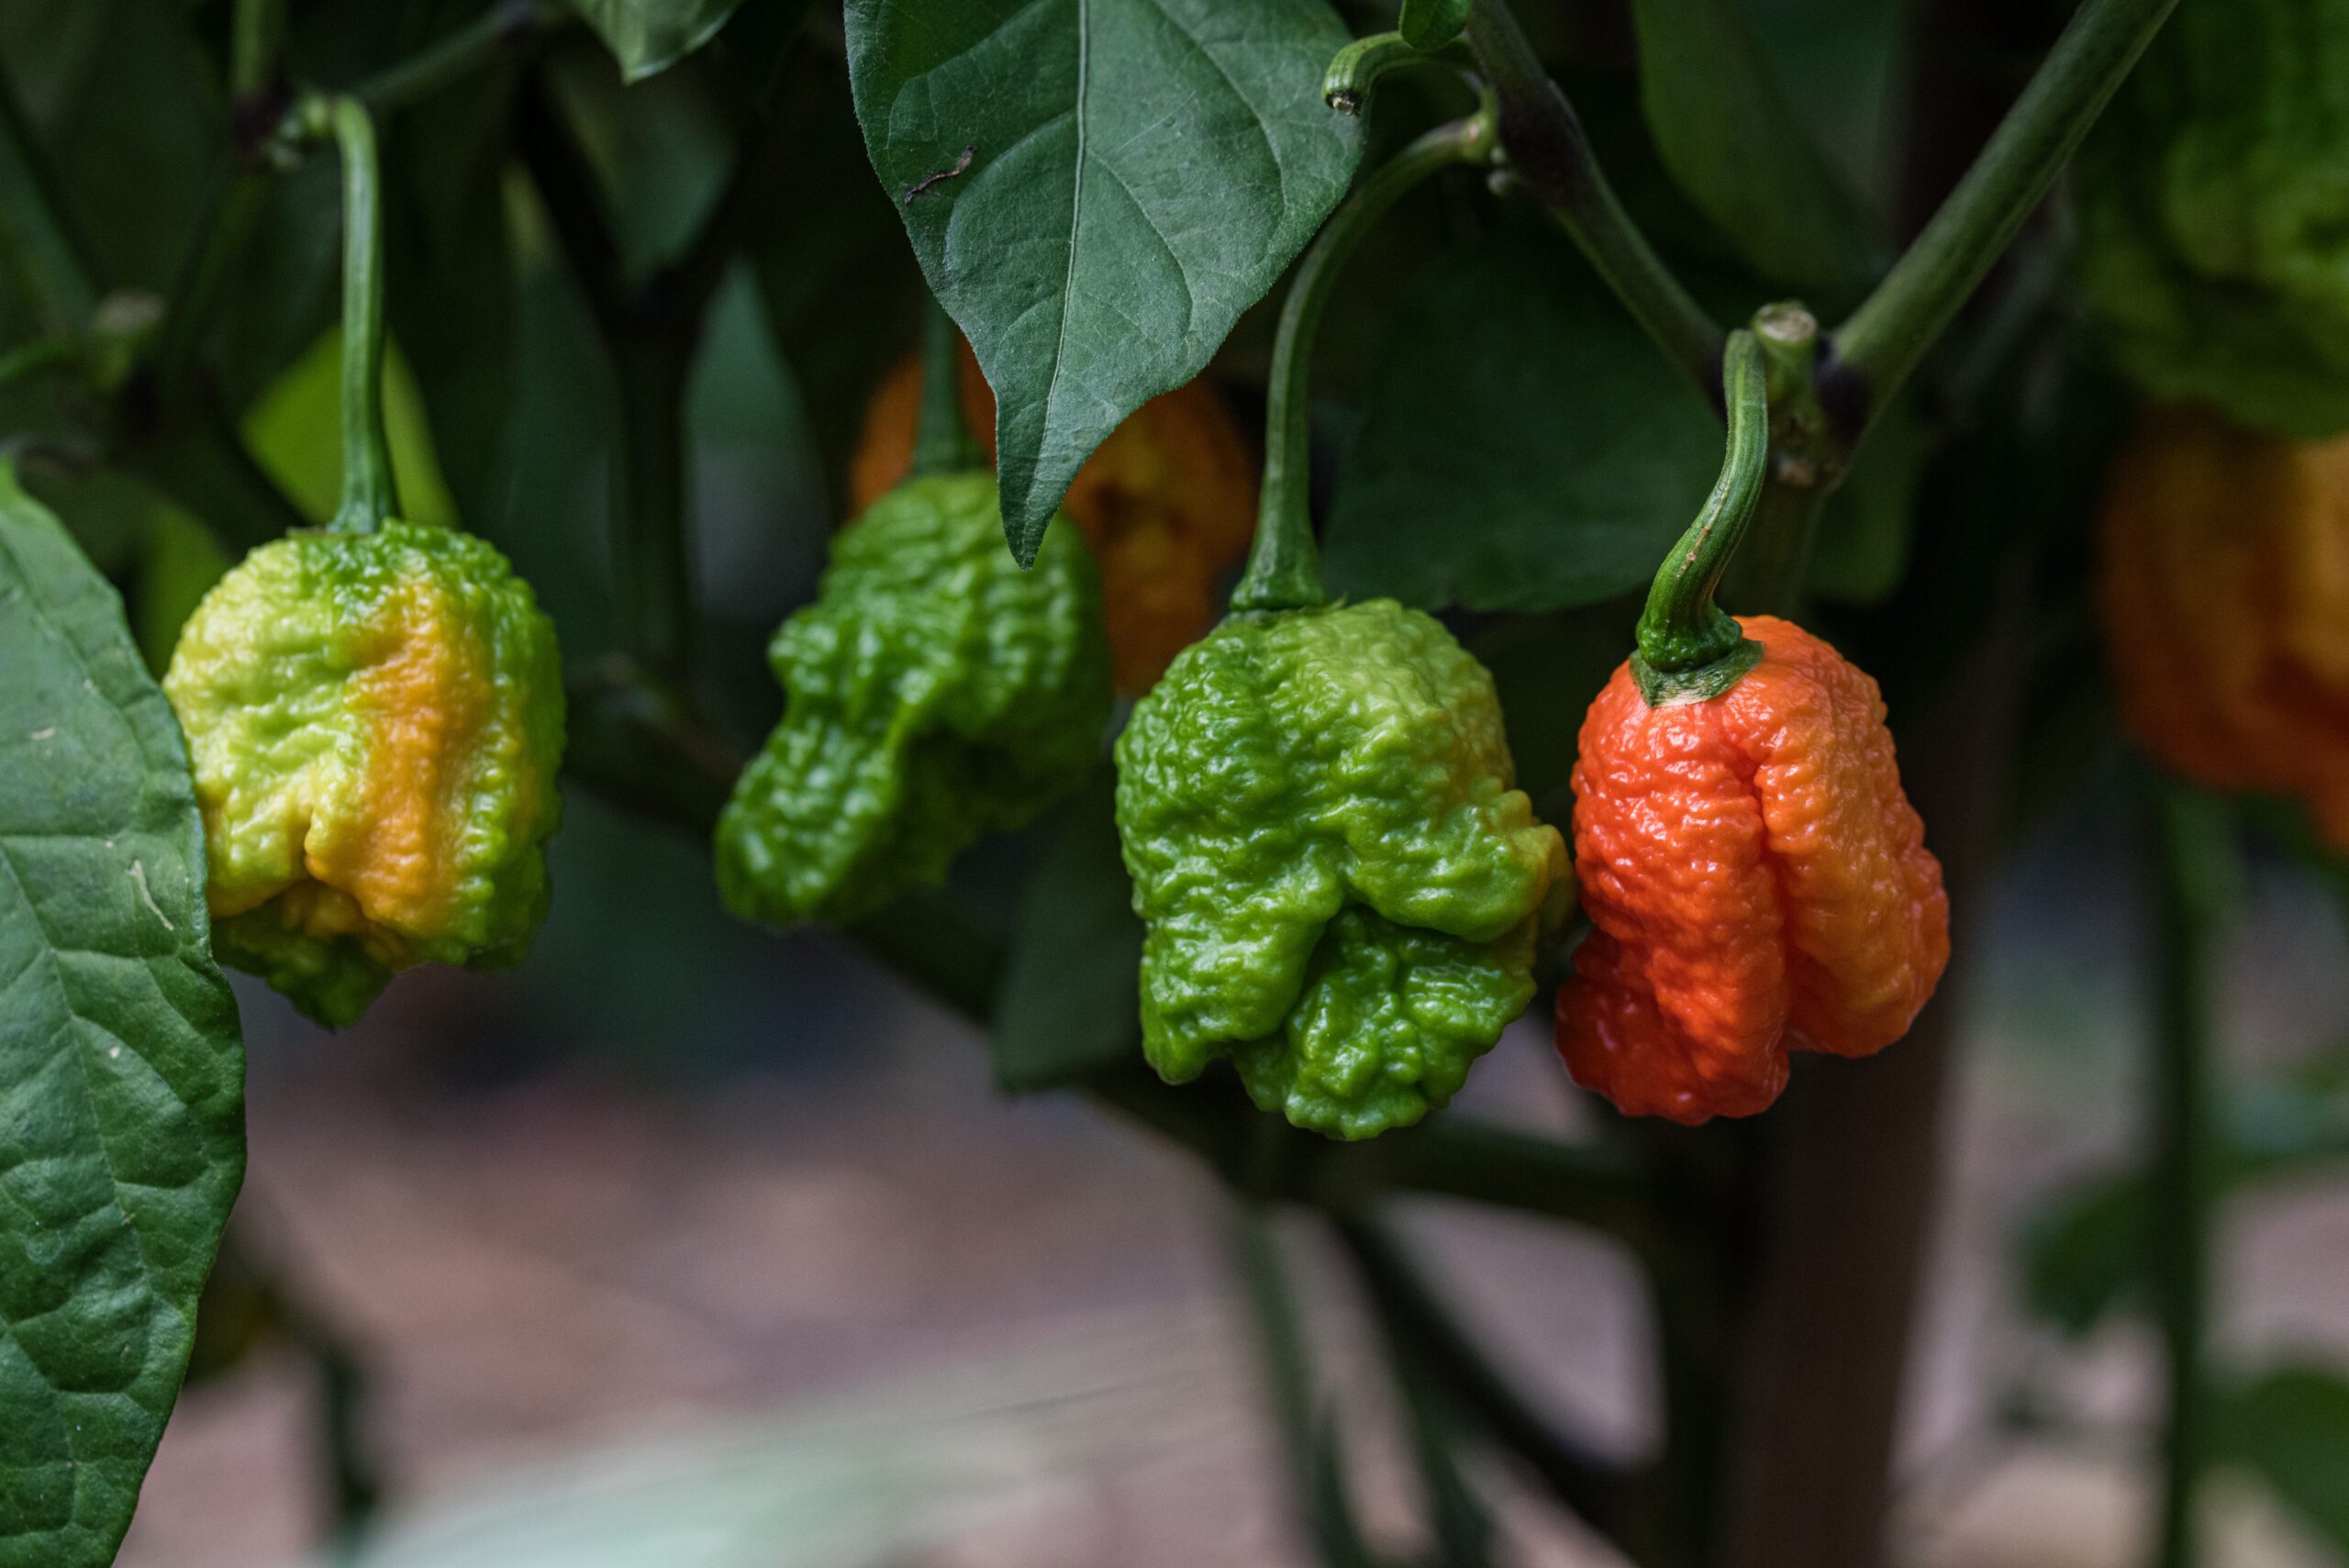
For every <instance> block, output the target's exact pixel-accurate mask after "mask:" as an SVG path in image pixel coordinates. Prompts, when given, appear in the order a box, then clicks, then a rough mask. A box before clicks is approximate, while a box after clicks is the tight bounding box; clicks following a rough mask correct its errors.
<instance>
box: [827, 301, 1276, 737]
mask: <svg viewBox="0 0 2349 1568" xmlns="http://www.w3.org/2000/svg"><path fill="white" fill-rule="evenodd" d="M958 359H959V373H958V377H957V380H958V384H959V386H960V390H961V394H962V402H963V415H964V417H966V418H967V419H968V420H969V421H970V423H971V425H972V426H973V428H974V429H976V430H977V431H978V432H979V435H980V439H981V440H982V442H983V443H984V445H985V451H986V460H987V461H988V462H993V461H994V460H995V396H994V394H992V393H991V392H989V391H988V389H987V384H986V379H985V377H984V376H982V375H981V374H980V373H979V366H978V361H976V360H975V359H974V358H973V357H972V356H971V351H970V350H969V348H968V347H963V348H961V350H960V352H959V355H958ZM920 380H921V375H920V364H919V361H918V358H916V357H909V358H908V359H907V360H906V361H905V362H904V363H902V364H900V365H899V366H897V368H896V370H895V371H893V372H892V373H890V375H889V376H888V378H887V379H886V380H885V381H884V382H883V383H882V384H881V387H880V389H879V390H878V391H877V392H875V393H874V395H873V401H872V403H871V404H870V405H869V406H867V408H866V411H865V417H864V433H863V439H862V440H861V442H860V443H859V445H858V447H857V450H856V455H855V457H854V459H853V460H852V463H851V465H850V470H849V488H850V493H851V495H852V500H853V502H854V504H855V506H856V507H857V508H858V509H859V510H860V511H861V510H863V508H864V507H866V506H870V505H872V503H873V502H874V500H876V499H878V498H879V497H880V496H881V495H883V494H884V493H885V491H887V490H888V489H889V487H890V486H891V485H893V484H896V483H897V481H898V480H900V479H901V478H903V477H904V475H905V473H906V471H907V466H908V464H909V463H910V462H911V459H912V453H913V435H914V422H915V418H914V417H915V412H916V409H917V406H918V404H919V402H920ZM1061 509H1062V510H1063V511H1064V512H1065V513H1067V514H1068V517H1069V519H1070V520H1071V521H1072V522H1074V524H1075V525H1076V527H1077V531H1078V532H1080V533H1082V534H1083V535H1084V536H1085V542H1086V543H1088V544H1090V545H1091V546H1092V547H1093V554H1094V559H1095V560H1096V561H1097V562H1099V564H1100V568H1101V598H1102V605H1103V614H1104V617H1105V619H1106V620H1107V622H1108V629H1109V652H1110V657H1111V661H1112V665H1113V671H1114V674H1115V678H1116V681H1117V685H1118V689H1119V691H1121V692H1125V693H1128V694H1130V695H1139V694H1140V693H1142V692H1145V691H1148V690H1149V689H1150V686H1151V683H1152V682H1153V681H1155V680H1157V679H1158V677H1159V676H1160V675H1161V674H1163V673H1165V670H1166V666H1167V664H1168V662H1171V661H1172V660H1173V659H1174V657H1175V654H1177V653H1179V652H1181V651H1183V650H1184V649H1185V648H1186V647H1188V646H1189V645H1190V644H1192V643H1194V642H1196V641H1197V640H1198V639H1199V638H1200V637H1201V636H1202V635H1204V634H1205V633H1206V631H1207V629H1208V626H1209V625H1210V624H1212V623H1213V621H1214V619H1215V590H1216V586H1217V584H1218V581H1219V579H1220V578H1221V577H1222V576H1223V574H1224V573H1226V572H1228V571H1230V569H1231V567H1232V566H1233V565H1234V564H1235V563H1237V562H1238V561H1239V560H1240V557H1241V552H1242V551H1244V550H1246V549H1247V548H1248V537H1249V530H1250V528H1251V525H1252V521H1253V519H1254V517H1255V514H1256V474H1255V466H1254V461H1253V459H1252V456H1251V454H1250V452H1249V450H1248V442H1247V439H1246V438H1245V437H1244V436H1243V435H1242V434H1241V430H1240V427H1239V425H1238V423H1237V422H1236V421H1235V420H1234V419H1233V418H1232V417H1231V413H1230V409H1228V408H1227V407H1226V406H1224V402H1223V399H1222V396H1221V395H1220V394H1219V393H1218V392H1217V391H1216V390H1215V388H1214V387H1213V386H1211V385H1209V384H1206V383H1204V382H1193V383H1191V384H1188V385H1186V386H1180V387H1177V388H1175V390H1174V391H1173V392H1169V393H1166V394H1164V395H1162V396H1158V397H1153V398H1152V399H1151V400H1150V401H1149V402H1148V403H1145V404H1143V405H1142V406H1141V408H1139V409H1137V410H1136V411H1135V412H1134V413H1133V415H1132V416H1131V417H1129V418H1128V419H1127V420H1126V422H1125V423H1124V424H1122V425H1120V426H1119V427H1118V428H1117V429H1116V430H1115V431H1113V432H1112V433H1111V434H1110V436H1109V439H1108V440H1106V441H1104V442H1102V443H1101V446H1100V447H1099V449H1098V450H1096V451H1095V452H1094V454H1093V455H1092V456H1091V457H1090V458H1087V459H1086V460H1085V466H1084V467H1083V468H1081V469H1079V470H1078V471H1077V475H1076V478H1075V480H1074V482H1073V483H1072V484H1070V485H1069V490H1068V495H1067V496H1066V498H1065V499H1063V501H1062V503H1061Z"/></svg>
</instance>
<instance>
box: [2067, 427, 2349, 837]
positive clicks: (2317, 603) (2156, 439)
mask: <svg viewBox="0 0 2349 1568" xmlns="http://www.w3.org/2000/svg"><path fill="white" fill-rule="evenodd" d="M2101 543H2102V555H2103V563H2102V564H2103V570H2102V573H2101V574H2100V580H2099V590H2100V598H2101V602H2102V609H2103V616H2104V626H2105V634H2106V642H2107V648H2108V651H2109V653H2110V662H2111V665H2112V672H2113V678H2114V683H2115V684H2116V686H2117V688H2118V690H2119V694H2120V698H2121V716H2122V718H2123V719H2124V721H2125V722H2126V723H2127V725H2128V727H2129V730H2130V732H2131V734H2132V735H2133V736H2134V737H2135V738H2136V740H2138V742H2139V743H2140V744H2142V745H2143V747H2144V748H2145V750H2146V751H2149V752H2151V753H2152V754H2153V755H2154V757H2156V758H2158V759H2159V760H2160V761H2162V762H2165V764H2167V765H2168V766H2169V767H2171V768H2174V769H2176V771H2177V772H2178V773H2183V774H2185V775H2187V776H2188V777H2189V778H2193V779H2196V780H2199V781H2200V782H2201V783H2203V784H2210V785H2211V786H2213V787H2215V788H2219V789H2230V790H2245V791H2252V792H2256V793H2260V794H2273V795H2296V796H2299V798H2301V799H2302V800H2304V801H2306V802H2307V804H2308V805H2309V806H2310V809H2311V811H2312V812H2313V813H2314V815H2315V817H2316V819H2317V825H2318V828H2319V830H2320V831H2321V833H2322V834H2323V835H2324V837H2325V838H2326V839H2327V840H2329V841H2330V842H2331V843H2332V845H2333V846H2334V847H2335V848H2338V849H2342V850H2344V851H2349V437H2341V438H2336V439H2332V440H2330V441H2325V442H2322V443H2317V444H2310V443H2305V442H2299V441H2294V440H2290V439H2286V438H2284V437H2281V436H2274V435H2268V434H2265V433H2263V432H2259V431H2254V430H2249V429H2245V428H2242V427H2241V426H2238V425H2234V424H2232V423H2231V422H2229V421H2228V420H2226V419H2224V418H2222V417H2219V416H2218V415H2216V414H2213V413H2211V412H2210V411H2209V410H2207V409H2201V408H2196V407H2191V406H2164V407H2155V408H2154V409H2151V410H2149V411H2148V412H2147V413H2146V415H2145V416H2144V417H2143V420H2142V421H2141V423H2140V425H2139V427H2138V429H2137V432H2136V434H2135V435H2134V436H2133V437H2132V439H2131V440H2130V442H2129V444H2128V445H2127V446H2126V447H2125V448H2124V449H2123V450H2122V451H2121V455H2120V457H2119V458H2118V459H2117V460H2116V461H2115V462H2114V464H2113V468H2112V473H2111V478H2110V484H2109V487H2108V489H2107V493H2106V496H2105V501H2104V509H2103V516H2102V528H2101Z"/></svg>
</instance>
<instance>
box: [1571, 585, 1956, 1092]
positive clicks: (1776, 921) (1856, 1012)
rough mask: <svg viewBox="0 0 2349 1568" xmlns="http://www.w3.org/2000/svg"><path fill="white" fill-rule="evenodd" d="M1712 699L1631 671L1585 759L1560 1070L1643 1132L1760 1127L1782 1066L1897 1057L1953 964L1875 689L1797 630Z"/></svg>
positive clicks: (1580, 763) (1788, 629)
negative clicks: (1668, 689) (1646, 685)
mask: <svg viewBox="0 0 2349 1568" xmlns="http://www.w3.org/2000/svg"><path fill="white" fill-rule="evenodd" d="M1738 624H1739V626H1740V628H1742V632H1743V634H1744V636H1745V637H1746V638H1748V639H1752V640H1753V642H1756V643H1759V644H1760V646H1761V657H1760V660H1759V662H1756V663H1755V664H1754V665H1753V667H1752V668H1751V669H1749V670H1747V671H1746V672H1745V673H1743V674H1742V676H1740V677H1739V678H1738V679H1737V681H1736V682H1735V684H1732V685H1731V686H1730V687H1729V689H1728V690H1727V691H1725V692H1722V693H1721V694H1720V695H1717V696H1712V697H1708V698H1702V699H1698V700H1684V701H1674V700H1666V701H1664V702H1663V703H1661V704H1658V705H1655V706H1651V705H1650V703H1649V700H1648V698H1647V696H1646V695H1644V694H1643V693H1642V690H1641V688H1640V683H1639V681H1638V680H1637V679H1635V677H1634V673H1633V669H1632V665H1631V662H1626V663H1625V664H1624V665H1623V666H1622V667H1621V668H1620V669H1618V670H1617V671H1616V672H1615V674H1614V677H1613V678H1612V679H1611V680H1609V682H1608V684H1607V686H1606V688H1605V690H1603V691H1602V692H1600V694H1599V695H1598V700H1597V701H1595V702H1593V703H1592V704H1591V706H1590V711H1589V713H1588V715H1587V716H1586V717H1585V718H1584V720H1583V727H1582V738H1581V751H1580V753H1579V754H1578V756H1577V757H1576V759H1575V771H1574V789H1575V872H1576V874H1577V875H1578V877H1579V878H1580V881H1581V886H1582V906H1583V909H1584V910H1585V912H1586V913H1587V914H1588V915H1589V916H1590V918H1591V922H1592V924H1593V926H1594V927H1595V928H1596V929H1594V930H1593V931H1592V932H1591V933H1590V935H1589V936H1588V937H1587V938H1586V939H1585V940H1584V941H1583V944H1582V946H1581V947H1580V948H1579V949H1578V950H1576V951H1575V973H1574V975H1573V977H1572V978H1571V979H1569V980H1568V981H1567V982H1566V984H1564V986H1562V987H1561V988H1560V989H1559V992H1558V1050H1559V1051H1560V1053H1561V1054H1562V1055H1564V1058H1565V1062H1566V1066H1567V1069H1568V1071H1570V1072H1571V1073H1573V1074H1574V1078H1575V1082H1576V1083H1578V1084H1582V1085H1583V1086H1584V1087H1585V1088H1587V1089H1592V1090H1596V1091H1597V1092H1598V1093H1599V1094H1602V1095H1606V1096H1607V1097H1608V1098H1609V1099H1610V1100H1612V1101H1614V1102H1615V1105H1616V1106H1617V1107H1618V1108H1620V1110H1622V1111H1624V1112H1625V1113H1626V1114H1628V1115H1633V1116H1662V1117H1668V1118H1671V1119H1672V1120H1674V1121H1679V1122H1688V1123H1695V1122H1701V1121H1704V1120H1706V1119H1707V1118H1710V1117H1715V1116H1750V1115H1752V1114H1753V1113H1754V1112H1756V1111H1759V1110H1762V1109H1764V1108H1765V1107H1766V1106H1768V1105H1769V1104H1770V1103H1771V1102H1772V1101H1773V1100H1775V1099H1776V1098H1777V1097H1778V1092H1779V1090H1780V1089H1782V1088H1784V1087H1785V1086H1786V1081H1787V1052H1788V1051H1828V1052H1831V1053H1832V1054H1834V1055H1838V1056H1866V1055H1869V1054H1871V1053H1873V1052H1875V1051H1879V1050H1881V1049H1883V1048H1884V1047H1885V1046H1887V1045H1889V1044H1891V1043H1892V1042H1893V1041H1894V1040H1898V1039H1899V1038H1900V1037H1901V1035H1903V1034H1904V1033H1906V1032H1907V1031H1908V1029H1909V1021H1910V1020H1911V1019H1913V1018H1915V1017H1916V1015H1917V1010H1918V1009H1919V1008H1920V1007H1921V1006H1924V1004H1925V1000H1926V998H1927V997H1929V996H1931V995H1932V990H1933V986H1934V984H1936V983H1937V982H1938V981H1939V980H1940V979H1941V973H1942V969H1943V966H1944V965H1945V964H1946V963H1947V962H1949V905H1948V901H1947V899H1946V898H1945V897H1944V896H1943V892H1942V874H1941V865H1940V863H1939V862H1936V861H1935V860H1934V859H1933V857H1932V854H1931V852H1929V851H1927V850H1926V849H1925V847H1924V834H1923V828H1922V826H1921V825H1920V823H1919V821H1918V819H1917V813H1916V812H1915V811H1914V810H1913V809H1911V808H1910V806H1909V800H1908V796H1907V795H1905V794H1903V793H1902V791H1901V787H1900V772H1899V768H1898V764H1897V763H1896V762H1895V761H1894V758H1893V751H1892V737H1891V735H1890V733H1889V732H1888V731H1887V729H1886V728H1885V724H1884V702H1883V699H1882V698H1881V697H1880V696H1879V695H1877V693H1876V683H1875V682H1874V681H1873V680H1871V679H1869V677H1868V676H1867V675H1866V674H1865V673H1863V672H1862V671H1860V670H1857V669H1855V668H1854V667H1853V666H1852V665H1851V664H1849V663H1846V662H1844V661H1843V660H1842V658H1841V657H1840V656H1839V655H1838V654H1837V653H1836V652H1835V651H1834V650H1833V649H1831V648H1830V647H1828V646H1827V644H1825V643H1824V642H1821V641H1820V640H1819V639H1817V638H1815V637H1813V636H1811V635H1810V634H1809V632H1807V631H1805V630H1803V629H1802V628H1800V627H1798V626H1796V625H1794V624H1793V623H1791V622H1789V621H1783V620H1779V619H1777V618H1776V617H1772V616H1752V617H1743V618H1742V619H1741V620H1740V621H1739V623H1738Z"/></svg>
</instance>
